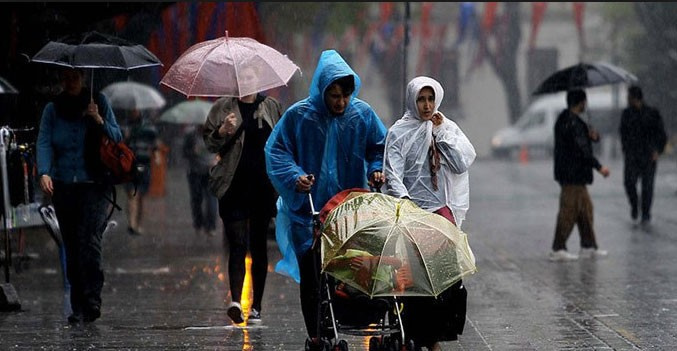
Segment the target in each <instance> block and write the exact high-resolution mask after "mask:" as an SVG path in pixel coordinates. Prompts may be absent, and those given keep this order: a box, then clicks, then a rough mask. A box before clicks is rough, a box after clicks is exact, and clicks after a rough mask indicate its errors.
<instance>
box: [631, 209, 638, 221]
mask: <svg viewBox="0 0 677 351" xmlns="http://www.w3.org/2000/svg"><path fill="white" fill-rule="evenodd" d="M630 217H631V218H632V220H633V221H634V220H636V219H637V208H633V209H632V210H631V211H630Z"/></svg>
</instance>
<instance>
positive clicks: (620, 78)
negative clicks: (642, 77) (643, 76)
mask: <svg viewBox="0 0 677 351" xmlns="http://www.w3.org/2000/svg"><path fill="white" fill-rule="evenodd" d="M636 81H637V77H635V75H633V74H632V73H630V72H628V71H626V70H624V69H623V68H620V67H618V66H614V65H612V64H610V63H606V62H595V63H579V64H577V65H573V66H569V67H567V68H564V69H561V70H559V71H557V72H555V73H553V74H552V75H550V76H549V77H548V78H546V79H545V80H544V81H543V82H542V83H541V84H540V85H539V86H538V88H536V90H534V92H533V93H532V94H533V95H539V94H549V93H556V92H559V91H567V90H570V89H574V88H590V87H596V86H602V85H611V84H617V83H634V82H636Z"/></svg>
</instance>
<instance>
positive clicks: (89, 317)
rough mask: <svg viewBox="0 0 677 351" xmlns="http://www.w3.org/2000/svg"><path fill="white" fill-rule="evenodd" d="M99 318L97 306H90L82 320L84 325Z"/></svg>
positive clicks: (99, 311)
mask: <svg viewBox="0 0 677 351" xmlns="http://www.w3.org/2000/svg"><path fill="white" fill-rule="evenodd" d="M99 317H101V308H100V307H99V306H92V307H90V308H88V309H87V310H86V311H85V313H84V315H83V318H82V320H83V321H84V322H85V323H91V322H94V321H95V320H97V319H98V318H99Z"/></svg>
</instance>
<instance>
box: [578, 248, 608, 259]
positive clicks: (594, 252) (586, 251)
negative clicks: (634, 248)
mask: <svg viewBox="0 0 677 351" xmlns="http://www.w3.org/2000/svg"><path fill="white" fill-rule="evenodd" d="M608 254H609V252H607V251H606V250H599V249H595V248H593V247H588V248H585V247H583V248H581V252H579V253H578V256H579V257H581V258H599V257H605V256H607V255H608Z"/></svg>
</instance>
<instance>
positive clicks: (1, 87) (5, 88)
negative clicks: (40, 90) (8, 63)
mask: <svg viewBox="0 0 677 351" xmlns="http://www.w3.org/2000/svg"><path fill="white" fill-rule="evenodd" d="M18 93H19V91H18V90H16V88H15V87H14V86H13V85H12V84H10V83H9V82H8V81H6V80H5V79H4V78H2V77H0V95H2V94H18Z"/></svg>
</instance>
